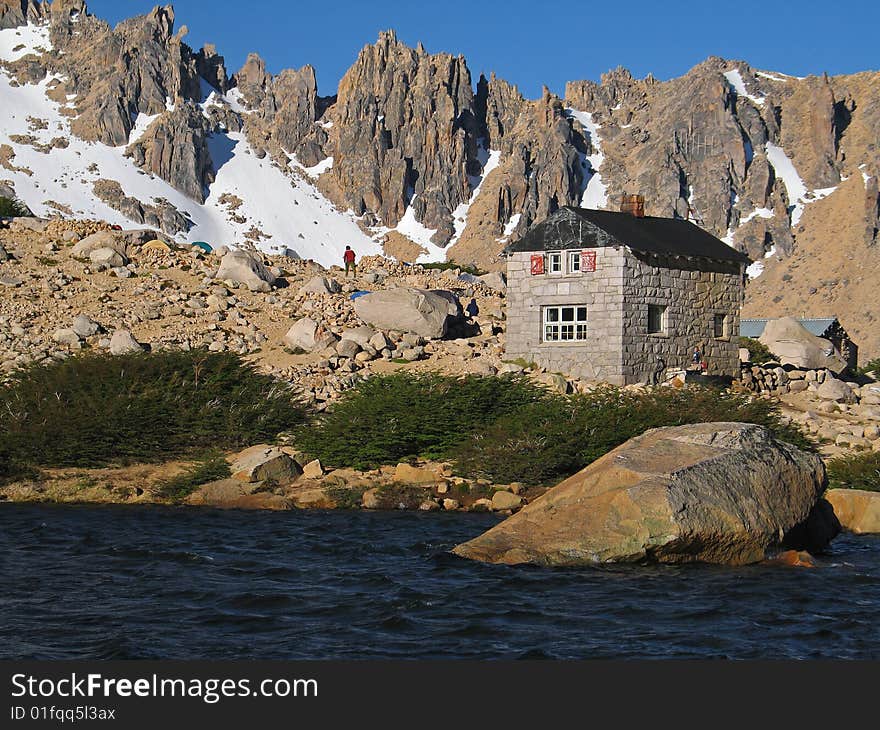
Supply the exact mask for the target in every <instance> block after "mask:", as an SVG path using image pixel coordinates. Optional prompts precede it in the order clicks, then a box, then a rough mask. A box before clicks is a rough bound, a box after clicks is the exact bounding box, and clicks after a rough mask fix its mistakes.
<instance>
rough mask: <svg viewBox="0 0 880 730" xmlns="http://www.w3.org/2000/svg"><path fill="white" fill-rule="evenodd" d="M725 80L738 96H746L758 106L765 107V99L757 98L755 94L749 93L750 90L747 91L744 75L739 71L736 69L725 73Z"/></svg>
mask: <svg viewBox="0 0 880 730" xmlns="http://www.w3.org/2000/svg"><path fill="white" fill-rule="evenodd" d="M724 78H726V79H727V80H728V82H729V83H730V85H731V86H732V87H733V90H734V91H735V92H736V95H737V96H744V97H745V98H746V99H748V100H749V101H751V102H752V103H753V104H755V105H756V106H764V101H765V99H764V98H763V97H760V96H755V95H754V94H750V93H749V92H748V90H747V89H746V84H745V81H743V77H742V74H741V73H740V72H739V71H738V70H737V69H735V68H734V69H731V70H730V71H725V72H724Z"/></svg>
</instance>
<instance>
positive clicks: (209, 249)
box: [192, 241, 214, 253]
mask: <svg viewBox="0 0 880 730" xmlns="http://www.w3.org/2000/svg"><path fill="white" fill-rule="evenodd" d="M192 245H193V246H194V247H195V248H200V249H202V251H204V252H205V253H211V252H212V251H213V250H214V248H213V246H211V244H210V243H205V242H204V241H196V242H195V243H194V244H192Z"/></svg>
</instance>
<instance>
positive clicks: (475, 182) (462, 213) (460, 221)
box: [449, 139, 501, 246]
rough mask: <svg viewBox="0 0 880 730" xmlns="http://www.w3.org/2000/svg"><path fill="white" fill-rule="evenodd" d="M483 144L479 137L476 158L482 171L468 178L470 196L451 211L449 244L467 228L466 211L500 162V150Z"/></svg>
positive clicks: (455, 241) (454, 241)
mask: <svg viewBox="0 0 880 730" xmlns="http://www.w3.org/2000/svg"><path fill="white" fill-rule="evenodd" d="M485 144H486V141H485V140H484V139H480V142H479V146H478V148H477V159H479V161H480V165H481V168H482V172H481V173H480V175H479V176H476V177H471V178H470V183H471V189H472V190H473V192H472V193H471V197H470V199H469V200H468V201H467V202H466V203H460V204H459V205H458V207H456V209H455V210H454V211H453V213H452V225H453V227H454V229H455V233H453V235H452V238H451V239H450V241H449V245H450V246H453V245H454V244H456V243H457V242H458V239H459V238H461V234H462V233H464V229H465V228H467V217H468V212H469V211H470V208H471V206H472V205H473V204H474V201H475V200H476V199H477V197H478V196H479V195H480V191H481V190H482V188H483V182H484V181H485V180H486V178H487V177H488V176H489V173H490V172H492V170H494V169H495V168H496V167H498V164H499V163H500V162H501V151H500V150H490V149H487V148H486V146H485Z"/></svg>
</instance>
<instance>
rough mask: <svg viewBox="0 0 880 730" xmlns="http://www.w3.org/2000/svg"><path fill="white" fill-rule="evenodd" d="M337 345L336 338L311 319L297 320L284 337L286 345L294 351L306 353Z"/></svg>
mask: <svg viewBox="0 0 880 730" xmlns="http://www.w3.org/2000/svg"><path fill="white" fill-rule="evenodd" d="M335 343H336V336H335V335H334V334H333V333H332V332H330V331H329V330H327V329H325V328H324V327H322V326H321V325H319V324H318V323H317V322H316V321H315V320H313V319H312V318H311V317H303V318H302V319H299V320H297V321H296V322H294V323H293V326H292V327H291V328H290V329H289V330H287V334H286V335H284V344H285V345H287V346H288V347H289V348H291V349H292V350H303V351H304V352H312V351H314V350H323V349H324V348H326V347H330V346H332V345H334V344H335Z"/></svg>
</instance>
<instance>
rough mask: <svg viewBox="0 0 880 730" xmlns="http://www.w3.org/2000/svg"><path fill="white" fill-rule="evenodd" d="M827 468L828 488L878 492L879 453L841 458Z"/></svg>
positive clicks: (879, 484)
mask: <svg viewBox="0 0 880 730" xmlns="http://www.w3.org/2000/svg"><path fill="white" fill-rule="evenodd" d="M827 467H828V486H829V487H832V488H837V489H867V490H868V491H871V492H880V452H877V451H872V452H870V453H864V454H852V455H850V456H841V457H838V458H836V459H831V461H829V462H828V464H827Z"/></svg>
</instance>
